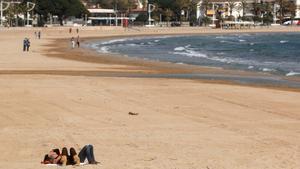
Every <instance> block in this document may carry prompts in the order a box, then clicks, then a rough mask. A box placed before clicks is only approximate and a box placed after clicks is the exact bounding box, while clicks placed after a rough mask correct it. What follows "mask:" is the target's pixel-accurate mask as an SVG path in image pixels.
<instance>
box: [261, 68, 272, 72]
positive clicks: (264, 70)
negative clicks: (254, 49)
mask: <svg viewBox="0 0 300 169" xmlns="http://www.w3.org/2000/svg"><path fill="white" fill-rule="evenodd" d="M259 70H261V71H263V72H276V70H275V69H271V68H260V69H259Z"/></svg>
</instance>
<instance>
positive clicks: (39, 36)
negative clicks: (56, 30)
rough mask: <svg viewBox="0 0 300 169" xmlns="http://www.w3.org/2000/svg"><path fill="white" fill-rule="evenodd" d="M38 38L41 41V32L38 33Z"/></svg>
mask: <svg viewBox="0 0 300 169" xmlns="http://www.w3.org/2000/svg"><path fill="white" fill-rule="evenodd" d="M38 38H39V39H41V31H39V32H38Z"/></svg>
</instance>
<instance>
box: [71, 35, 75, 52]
mask: <svg viewBox="0 0 300 169" xmlns="http://www.w3.org/2000/svg"><path fill="white" fill-rule="evenodd" d="M71 45H72V49H74V48H75V40H74V37H72V38H71Z"/></svg>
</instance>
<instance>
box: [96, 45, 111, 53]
mask: <svg viewBox="0 0 300 169" xmlns="http://www.w3.org/2000/svg"><path fill="white" fill-rule="evenodd" d="M98 52H101V53H110V52H109V47H108V46H102V47H100V49H99V50H98Z"/></svg>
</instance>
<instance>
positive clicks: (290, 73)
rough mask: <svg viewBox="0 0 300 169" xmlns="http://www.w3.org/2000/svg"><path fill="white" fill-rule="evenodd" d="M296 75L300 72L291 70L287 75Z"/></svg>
mask: <svg viewBox="0 0 300 169" xmlns="http://www.w3.org/2000/svg"><path fill="white" fill-rule="evenodd" d="M296 75H300V72H294V71H290V72H289V73H287V74H286V76H296Z"/></svg>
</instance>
